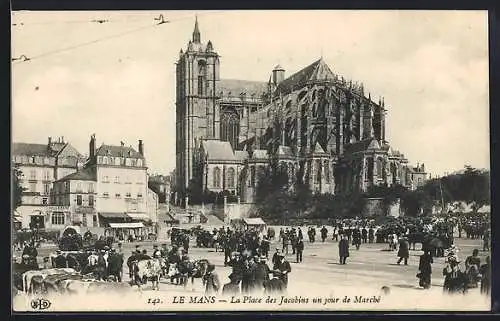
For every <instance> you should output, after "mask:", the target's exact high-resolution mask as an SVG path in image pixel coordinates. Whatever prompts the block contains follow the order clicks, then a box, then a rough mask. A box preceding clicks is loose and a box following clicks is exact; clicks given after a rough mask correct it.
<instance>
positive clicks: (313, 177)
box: [175, 21, 425, 202]
mask: <svg viewBox="0 0 500 321" xmlns="http://www.w3.org/2000/svg"><path fill="white" fill-rule="evenodd" d="M176 68H177V69H176V73H177V86H176V87H177V88H176V89H177V91H176V95H177V99H176V135H177V136H176V137H177V140H176V141H177V145H176V173H175V179H176V181H175V183H176V192H177V193H176V195H177V194H180V195H178V197H176V198H177V199H179V198H182V197H183V196H184V195H183V194H187V192H188V187H189V186H190V184H193V182H195V183H196V184H202V185H203V186H202V188H203V189H204V190H205V191H215V192H218V191H222V190H224V191H229V192H231V193H233V194H238V195H241V196H242V201H244V202H252V199H253V195H254V191H255V188H256V184H257V183H258V182H257V179H256V177H258V171H259V169H263V168H265V167H266V166H269V164H270V163H271V162H273V161H274V162H275V163H276V164H279V165H280V166H282V168H283V169H284V171H285V172H286V173H288V177H289V180H290V185H292V186H293V185H295V184H296V183H297V182H300V183H302V184H305V185H307V186H308V187H309V188H310V190H312V191H314V192H318V193H350V192H353V191H361V192H364V191H367V190H368V189H369V188H370V186H373V185H389V186H390V185H395V184H400V185H403V186H405V187H408V188H412V186H413V183H412V176H415V175H417V176H418V177H417V180H418V179H419V178H421V179H424V178H425V175H424V174H425V173H423V172H421V171H418V172H415V171H414V170H413V169H412V168H411V166H409V165H408V160H407V159H406V158H405V157H404V155H403V154H402V153H400V152H398V151H395V150H393V149H392V148H391V147H390V145H389V142H388V141H387V139H386V121H385V118H386V112H387V106H386V105H385V102H384V99H383V98H379V99H378V102H377V101H375V100H374V99H372V98H371V94H370V93H368V92H367V91H366V90H365V89H364V86H363V84H358V83H353V82H352V81H347V80H345V79H344V78H343V77H340V76H338V75H336V74H334V73H333V72H332V71H331V69H330V68H329V66H328V65H327V64H326V63H325V61H324V60H323V59H319V60H317V61H315V62H314V63H312V64H311V65H309V66H307V67H305V68H303V69H302V70H300V71H298V72H296V73H294V74H292V75H291V76H289V77H286V76H285V69H284V68H283V67H281V66H279V65H278V66H276V67H275V68H274V69H273V70H272V72H271V75H270V78H269V81H266V82H255V81H246V80H228V79H221V78H220V75H219V74H220V73H219V68H220V56H219V55H218V53H217V52H216V51H215V49H214V45H213V44H212V42H211V41H208V42H207V43H206V44H205V43H203V42H202V41H201V33H200V30H199V26H198V21H196V22H195V28H194V32H193V36H192V40H190V41H189V43H188V45H187V49H186V51H183V50H181V51H180V54H179V60H178V62H177V67H176ZM415 173H418V174H415ZM414 174H415V175H414Z"/></svg>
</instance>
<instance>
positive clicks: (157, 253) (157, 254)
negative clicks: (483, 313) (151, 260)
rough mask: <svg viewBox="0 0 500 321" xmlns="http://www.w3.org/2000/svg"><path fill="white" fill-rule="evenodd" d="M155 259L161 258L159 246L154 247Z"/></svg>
mask: <svg viewBox="0 0 500 321" xmlns="http://www.w3.org/2000/svg"><path fill="white" fill-rule="evenodd" d="M152 255H153V257H161V251H160V249H159V248H158V244H155V245H153V253H152Z"/></svg>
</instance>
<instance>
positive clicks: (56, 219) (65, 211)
mask: <svg viewBox="0 0 500 321" xmlns="http://www.w3.org/2000/svg"><path fill="white" fill-rule="evenodd" d="M95 177H96V176H95V173H94V171H93V169H91V168H85V169H82V170H80V171H78V172H76V173H72V174H70V175H67V176H65V177H63V178H61V179H59V180H57V181H55V182H54V188H53V190H52V195H51V206H50V207H51V208H52V219H51V225H52V227H54V228H57V227H59V228H63V227H64V226H66V225H80V226H84V227H97V226H98V218H97V213H96V210H95V209H96V197H97V191H96V180H95Z"/></svg>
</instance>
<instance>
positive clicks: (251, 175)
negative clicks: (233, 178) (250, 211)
mask: <svg viewBox="0 0 500 321" xmlns="http://www.w3.org/2000/svg"><path fill="white" fill-rule="evenodd" d="M250 186H252V187H253V186H255V166H252V167H250Z"/></svg>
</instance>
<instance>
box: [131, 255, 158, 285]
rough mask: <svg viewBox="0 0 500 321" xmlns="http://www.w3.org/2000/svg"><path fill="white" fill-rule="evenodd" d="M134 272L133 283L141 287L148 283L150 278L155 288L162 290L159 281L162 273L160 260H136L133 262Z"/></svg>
mask: <svg viewBox="0 0 500 321" xmlns="http://www.w3.org/2000/svg"><path fill="white" fill-rule="evenodd" d="M132 273H133V278H132V285H137V286H138V287H139V289H141V285H145V284H147V282H148V280H150V281H151V282H152V288H153V290H155V289H156V290H158V291H159V290H160V287H159V282H160V277H161V275H162V267H161V264H160V260H158V259H149V260H141V261H134V262H132Z"/></svg>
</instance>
